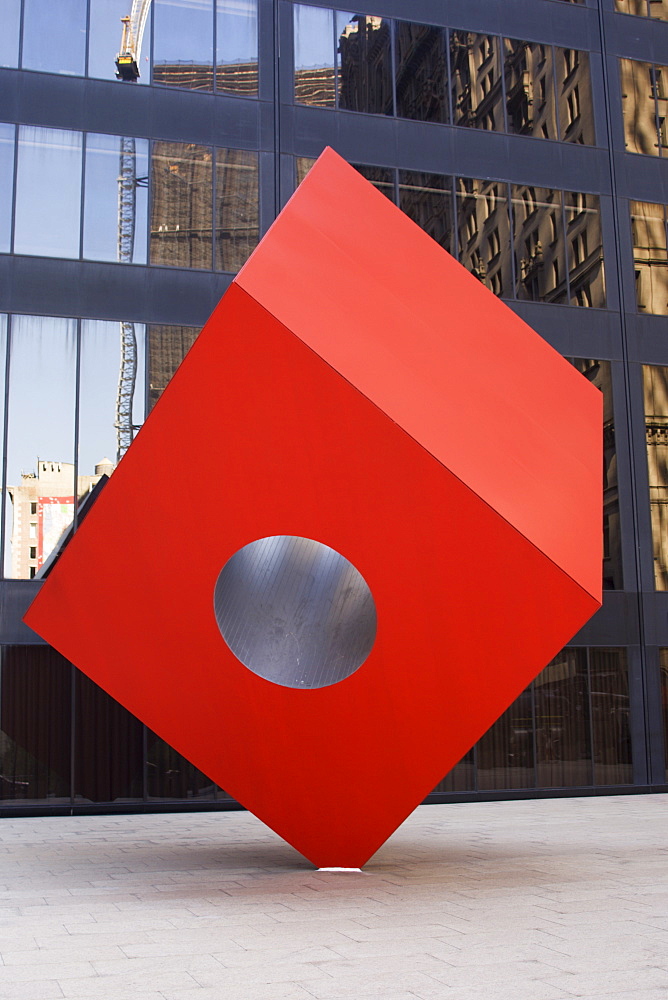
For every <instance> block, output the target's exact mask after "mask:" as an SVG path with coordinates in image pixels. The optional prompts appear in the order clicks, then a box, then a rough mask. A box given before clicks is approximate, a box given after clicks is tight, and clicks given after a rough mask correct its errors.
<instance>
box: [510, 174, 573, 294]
mask: <svg viewBox="0 0 668 1000" xmlns="http://www.w3.org/2000/svg"><path fill="white" fill-rule="evenodd" d="M510 190H511V201H512V211H513V236H514V245H515V282H516V285H515V290H516V295H517V298H518V299H529V300H531V301H532V302H562V303H563V302H567V301H568V288H567V285H566V257H565V241H564V225H563V216H562V210H561V192H560V191H552V190H550V189H549V188H539V187H534V186H533V185H530V184H513V185H511V189H510Z"/></svg>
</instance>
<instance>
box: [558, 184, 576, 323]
mask: <svg viewBox="0 0 668 1000" xmlns="http://www.w3.org/2000/svg"><path fill="white" fill-rule="evenodd" d="M570 193H571V194H572V193H573V192H570ZM561 226H562V229H563V233H564V256H563V262H564V269H565V270H564V282H565V284H566V302H565V305H567V306H570V305H571V278H570V274H569V255H568V222H567V220H566V191H562V192H561Z"/></svg>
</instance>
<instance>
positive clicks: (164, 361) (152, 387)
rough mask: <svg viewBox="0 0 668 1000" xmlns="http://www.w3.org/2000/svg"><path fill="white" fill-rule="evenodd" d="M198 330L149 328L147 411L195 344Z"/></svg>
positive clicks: (170, 327) (190, 327) (158, 397)
mask: <svg viewBox="0 0 668 1000" xmlns="http://www.w3.org/2000/svg"><path fill="white" fill-rule="evenodd" d="M198 333H199V329H198V328H197V327H193V326H157V325H154V326H149V328H148V409H149V411H150V410H152V409H153V407H154V406H155V404H156V403H157V401H158V400H159V399H160V396H162V394H163V392H164V391H165V389H166V388H167V384H168V383H169V380H170V379H171V378H172V376H173V375H174V372H175V371H176V369H177V368H178V367H179V365H180V364H181V362H182V361H183V359H184V358H185V356H186V354H187V353H188V351H189V350H190V348H191V347H192V345H193V344H194V343H195V339H196V337H197V334H198Z"/></svg>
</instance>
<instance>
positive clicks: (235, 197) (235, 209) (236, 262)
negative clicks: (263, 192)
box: [215, 149, 260, 271]
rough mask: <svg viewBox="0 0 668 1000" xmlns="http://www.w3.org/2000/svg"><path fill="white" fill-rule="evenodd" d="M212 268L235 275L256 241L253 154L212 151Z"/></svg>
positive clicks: (255, 192) (256, 206)
mask: <svg viewBox="0 0 668 1000" xmlns="http://www.w3.org/2000/svg"><path fill="white" fill-rule="evenodd" d="M215 217H216V268H217V269H218V270H221V271H238V270H239V268H240V267H241V266H242V265H243V264H245V262H246V260H247V258H248V257H249V256H250V254H251V253H252V251H253V250H254V249H255V247H256V245H257V241H258V239H259V233H260V230H259V218H258V176H257V153H252V152H247V151H246V150H243V149H217V150H216V215H215Z"/></svg>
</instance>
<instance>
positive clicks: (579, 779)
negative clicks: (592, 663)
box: [533, 648, 593, 788]
mask: <svg viewBox="0 0 668 1000" xmlns="http://www.w3.org/2000/svg"><path fill="white" fill-rule="evenodd" d="M533 690H534V698H535V713H536V779H537V784H538V786H539V787H540V788H564V787H567V786H569V785H591V784H593V771H592V751H591V732H590V719H589V676H588V670H587V650H586V649H568V648H566V649H563V650H562V651H561V653H559V655H558V656H556V657H555V658H554V659H553V660H552V662H551V663H549V664H548V665H547V667H545V669H544V670H543V671H541V673H540V674H539V675H538V677H537V678H536V680H535V681H534V683H533Z"/></svg>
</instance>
